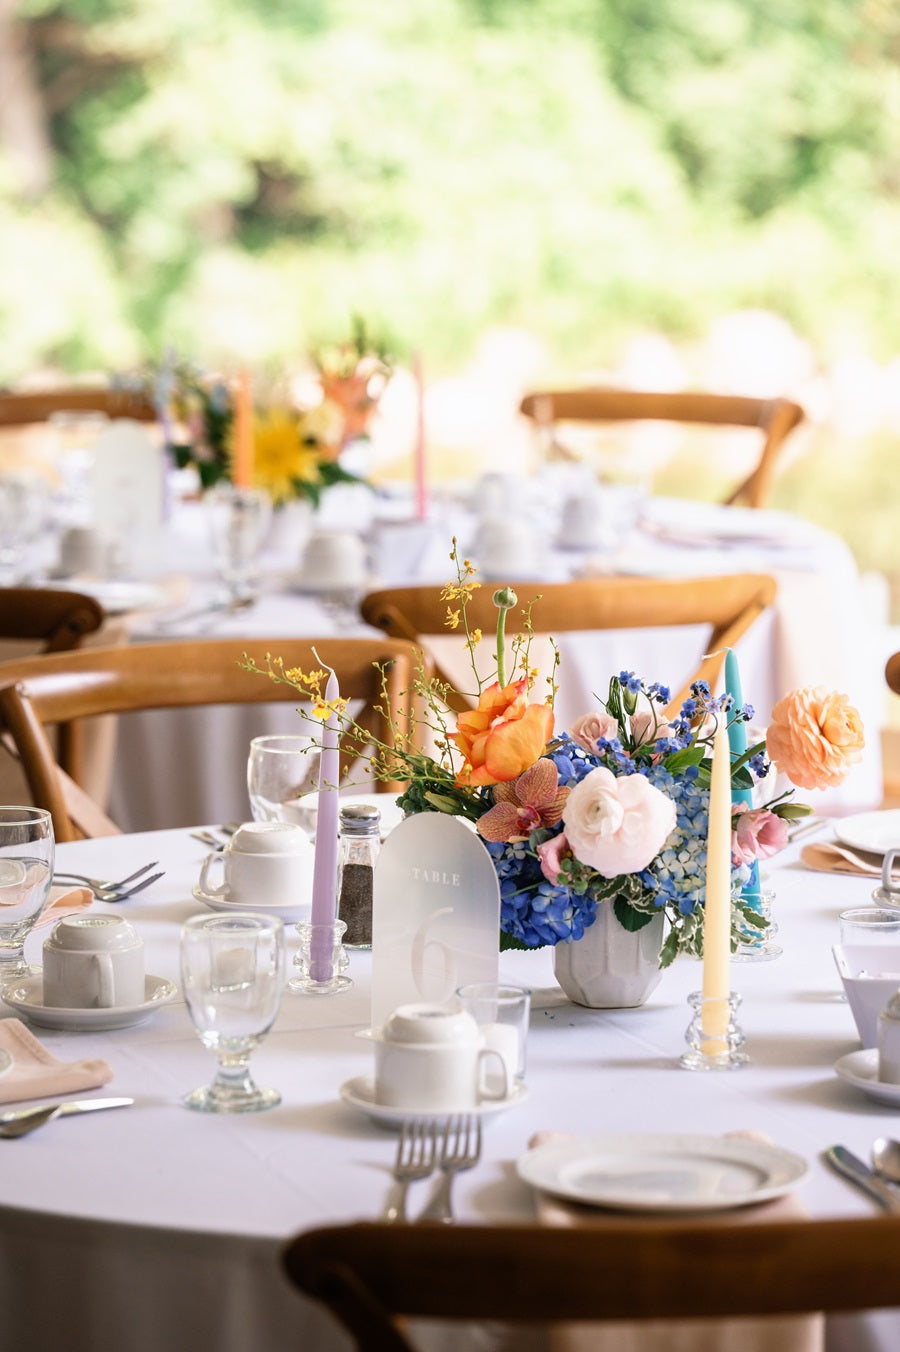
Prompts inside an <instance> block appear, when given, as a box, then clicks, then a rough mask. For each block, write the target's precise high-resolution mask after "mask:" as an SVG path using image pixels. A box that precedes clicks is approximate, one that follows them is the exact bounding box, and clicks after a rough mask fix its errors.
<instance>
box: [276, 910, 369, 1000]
mask: <svg viewBox="0 0 900 1352" xmlns="http://www.w3.org/2000/svg"><path fill="white" fill-rule="evenodd" d="M346 928H347V926H346V925H345V924H344V922H343V920H335V921H334V922H333V923H332V924H329V925H313V924H312V923H311V922H310V921H308V920H301V921H300V923H299V924H298V926H297V933H298V934H299V935H300V948H299V951H298V952H297V954H296V955H295V957H294V966H295V967H296V968H297V975H296V976H295V977H294V978H293V979H292V980H291V981H289V982H288V987H287V988H288V990H289V991H294V992H295V993H296V994H299V995H339V994H340V993H341V991H345V990H348V989H349V988H350V986H352V985H353V981H352V979H351V978H350V977H349V976H345V975H344V973H345V972H346V970H347V967H348V965H349V962H350V959H349V958H348V957H347V954H346V951H345V950H344V945H343V937H344V931H345V930H346ZM314 955H315V956H314ZM323 957H324V961H323Z"/></svg>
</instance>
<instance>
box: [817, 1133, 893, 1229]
mask: <svg viewBox="0 0 900 1352" xmlns="http://www.w3.org/2000/svg"><path fill="white" fill-rule="evenodd" d="M825 1158H826V1160H827V1161H828V1163H829V1164H830V1165H831V1167H832V1169H835V1170H836V1171H837V1172H838V1173H839V1174H840V1175H841V1176H842V1177H843V1178H849V1180H850V1182H851V1183H855V1184H856V1186H857V1187H858V1188H862V1190H863V1192H865V1193H868V1195H869V1196H870V1197H874V1199H875V1201H876V1202H878V1203H879V1205H880V1206H883V1207H884V1209H885V1211H893V1212H895V1213H896V1214H898V1215H900V1193H896V1192H894V1190H893V1188H892V1187H891V1185H890V1184H889V1183H886V1182H885V1181H884V1179H883V1178H879V1177H878V1175H877V1174H876V1173H874V1172H873V1171H872V1170H871V1169H870V1168H869V1166H868V1165H867V1164H863V1162H862V1160H861V1159H858V1158H857V1156H856V1155H854V1154H853V1153H852V1151H850V1150H847V1149H845V1147H844V1146H842V1145H830V1146H829V1147H828V1149H827V1150H826V1151H825Z"/></svg>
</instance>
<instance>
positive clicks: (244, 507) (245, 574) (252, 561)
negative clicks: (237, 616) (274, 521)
mask: <svg viewBox="0 0 900 1352" xmlns="http://www.w3.org/2000/svg"><path fill="white" fill-rule="evenodd" d="M204 506H205V508H206V513H207V519H208V521H209V526H210V531H211V535H212V546H213V552H214V554H215V558H216V563H217V565H218V569H219V572H220V574H221V576H222V581H223V582H224V583H225V587H226V590H227V596H228V601H229V603H230V604H236V603H241V602H248V601H251V602H252V601H255V599H256V595H257V556H258V555H259V552H260V550H261V548H262V544H263V541H264V539H265V536H266V531H267V530H268V528H269V523H270V521H271V517H272V504H271V502H270V500H269V498H268V496H267V494H265V493H263V492H262V491H261V490H259V489H256V488H238V487H236V486H235V485H234V484H228V483H221V484H217V485H216V486H215V488H212V489H210V491H209V492H208V493H207V494H206V496H205V498H204Z"/></svg>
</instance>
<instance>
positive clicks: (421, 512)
mask: <svg viewBox="0 0 900 1352" xmlns="http://www.w3.org/2000/svg"><path fill="white" fill-rule="evenodd" d="M413 378H414V380H415V382H416V441H415V449H414V458H415V471H416V518H417V520H419V521H425V520H426V519H427V517H428V467H427V465H426V456H425V378H424V376H423V374H422V354H421V352H416V353H414V354H413Z"/></svg>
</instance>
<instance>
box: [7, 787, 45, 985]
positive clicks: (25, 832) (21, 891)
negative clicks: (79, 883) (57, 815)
mask: <svg viewBox="0 0 900 1352" xmlns="http://www.w3.org/2000/svg"><path fill="white" fill-rule="evenodd" d="M54 850H55V841H54V836H53V821H52V819H51V817H50V813H49V812H45V811H44V809H43V808H38V807H0V986H5V985H6V984H7V983H8V982H9V981H15V980H17V979H18V978H19V977H22V976H29V975H30V974H31V968H30V967H29V966H28V963H27V962H26V961H25V940H26V939H27V937H28V935H29V934H30V933H31V931H32V929H33V928H34V926H35V923H36V921H37V918H38V916H39V915H40V913H41V911H42V910H43V909H44V905H45V903H46V901H47V896H48V894H49V892H50V880H51V878H52V877H53V858H54Z"/></svg>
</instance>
